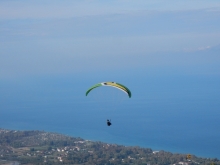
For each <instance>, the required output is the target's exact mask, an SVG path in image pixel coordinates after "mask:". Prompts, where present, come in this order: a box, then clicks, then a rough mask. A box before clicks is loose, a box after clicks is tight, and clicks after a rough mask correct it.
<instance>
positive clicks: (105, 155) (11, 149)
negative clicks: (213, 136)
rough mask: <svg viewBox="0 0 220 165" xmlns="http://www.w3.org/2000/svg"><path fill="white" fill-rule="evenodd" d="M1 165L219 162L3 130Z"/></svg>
mask: <svg viewBox="0 0 220 165" xmlns="http://www.w3.org/2000/svg"><path fill="white" fill-rule="evenodd" d="M0 164H5V165H6V164H8V165H9V164H11V165H12V164H14V165H18V164H28V165H31V164H34V165H35V164H39V165H41V164H42V165H43V164H45V165H58V164H75V165H95V164H96V165H137V164H138V165H139V164H140V165H156V164H157V165H170V164H185V165H196V164H202V165H208V164H210V165H211V164H216V165H217V164H220V161H219V160H218V159H206V158H198V157H196V156H194V155H192V158H191V159H190V160H187V159H186V155H185V154H178V153H176V154H173V153H170V152H165V151H153V150H152V149H150V148H140V147H138V146H134V147H126V146H122V145H117V144H107V143H103V142H94V141H88V140H84V139H82V138H75V137H69V136H65V135H61V134H57V133H48V132H44V131H15V130H6V129H0Z"/></svg>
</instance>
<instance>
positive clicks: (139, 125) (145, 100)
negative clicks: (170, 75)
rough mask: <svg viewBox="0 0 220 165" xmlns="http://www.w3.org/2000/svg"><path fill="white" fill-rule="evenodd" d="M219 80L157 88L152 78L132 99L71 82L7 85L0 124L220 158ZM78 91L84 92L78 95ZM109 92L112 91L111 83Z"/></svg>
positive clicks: (2, 97) (2, 98) (107, 90)
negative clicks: (60, 85)
mask: <svg viewBox="0 0 220 165" xmlns="http://www.w3.org/2000/svg"><path fill="white" fill-rule="evenodd" d="M198 81H199V80H198ZM196 82H197V81H196ZM203 82H204V81H203ZM208 82H209V81H208ZM217 82H219V80H218V81H214V83H213V84H212V86H209V87H208V88H206V89H204V88H202V87H203V86H206V84H207V83H205V84H203V85H196V84H195V85H193V86H190V87H188V86H185V85H184V84H182V85H180V84H178V85H175V84H173V85H172V84H171V85H167V86H166V88H165V86H163V87H160V88H156V87H153V85H152V84H154V85H155V83H153V82H152V84H147V85H151V88H149V89H147V91H148V93H147V94H145V92H143V90H141V88H139V87H137V88H136V89H133V91H136V93H135V92H133V98H132V99H128V98H127V97H124V93H122V95H121V93H117V92H118V91H115V93H114V92H113V94H110V95H111V96H114V97H112V98H113V100H112V99H111V98H108V96H106V94H105V93H104V94H103V93H99V92H100V91H101V90H97V92H93V93H91V95H90V96H89V97H85V96H84V87H82V88H77V89H72V90H70V86H68V85H67V84H65V87H66V88H65V89H64V88H63V89H62V90H57V89H58V88H56V90H55V87H51V88H49V85H48V86H46V87H42V89H40V90H39V88H33V87H30V86H28V85H27V84H26V85H25V87H20V88H18V87H17V86H15V87H13V88H11V90H9V89H7V88H5V90H2V93H3V95H1V100H2V102H1V105H0V127H1V128H6V129H18V130H45V131H50V132H58V133H63V134H66V135H70V136H74V137H82V138H84V139H89V140H94V141H103V142H107V143H116V144H122V145H128V146H141V147H147V148H152V149H153V150H165V151H170V152H173V153H186V154H187V153H190V154H195V155H196V156H200V157H210V158H215V157H216V158H218V159H220V131H219V124H220V122H219V121H220V119H219V117H220V109H219V107H220V98H219V93H218V91H219V88H218V87H219V84H218V83H217ZM155 86H156V85H155ZM5 87H6V86H5ZM180 87H181V88H180ZM186 87H187V88H186ZM6 89H7V90H6ZM165 89H166V90H165ZM177 89H178V90H177ZM74 90H75V91H77V92H79V93H80V92H81V93H83V94H82V95H80V96H76V95H73V94H72V93H73V91H74ZM216 90H218V91H216ZM12 91H13V92H12ZM55 91H56V92H55ZM105 92H107V93H108V92H109V89H108V87H107V88H106V91H105ZM138 92H139V94H137V93H138ZM99 96H101V97H99ZM115 96H116V97H115ZM121 98H123V99H121ZM106 119H111V120H112V124H113V125H112V126H111V127H107V126H106Z"/></svg>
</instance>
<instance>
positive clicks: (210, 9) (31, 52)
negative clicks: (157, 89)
mask: <svg viewBox="0 0 220 165" xmlns="http://www.w3.org/2000/svg"><path fill="white" fill-rule="evenodd" d="M0 22H1V23H0V35H1V38H0V43H1V47H0V73H1V78H3V79H4V78H6V77H14V76H19V75H20V76H29V75H32V76H33V75H35V74H37V75H44V74H53V75H56V74H65V73H67V74H68V73H70V74H71V73H75V72H81V71H83V72H87V71H88V72H89V71H90V70H93V69H95V70H97V69H98V70H99V69H100V68H103V67H105V68H106V69H107V68H108V69H109V68H112V67H113V68H117V69H118V68H122V69H126V68H127V67H128V66H131V67H136V68H138V67H141V68H143V67H148V66H154V67H163V66H175V67H178V66H180V67H181V66H188V65H190V66H192V65H194V66H196V65H200V64H203V65H204V64H206V63H207V65H212V63H214V65H216V63H218V64H219V62H220V57H219V56H215V55H209V56H205V55H203V56H202V59H200V57H199V55H198V53H197V55H195V54H193V53H192V52H196V51H206V50H207V49H210V50H211V49H212V48H213V47H216V46H217V47H218V45H219V44H220V2H219V1H218V0H210V1H206V0H204V1H201V0H195V1H191V0H186V1H180V0H179V1H174V0H172V1H170V0H169V1H166V2H165V1H159V0H157V1H153V2H152V1H146V0H144V1H141V0H140V1H131V0H117V1H111V2H105V1H96V0H87V1H82V0H80V1H70V0H66V1H13V0H11V1H8V0H7V1H4V0H2V1H0ZM217 50H218V51H219V49H217ZM192 54H193V55H192ZM210 56H211V57H210ZM212 56H214V57H212ZM183 59H185V60H183ZM177 69H178V68H177ZM200 72H206V70H204V69H203V70H202V71H200ZM208 72H212V71H208ZM215 74H216V73H215Z"/></svg>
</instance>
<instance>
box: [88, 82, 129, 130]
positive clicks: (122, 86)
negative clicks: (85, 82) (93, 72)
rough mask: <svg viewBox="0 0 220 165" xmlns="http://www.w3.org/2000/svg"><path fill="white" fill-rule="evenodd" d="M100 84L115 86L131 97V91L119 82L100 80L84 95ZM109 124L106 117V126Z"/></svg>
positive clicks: (109, 121)
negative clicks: (100, 81)
mask: <svg viewBox="0 0 220 165" xmlns="http://www.w3.org/2000/svg"><path fill="white" fill-rule="evenodd" d="M101 86H109V87H114V88H117V89H119V90H121V91H123V92H124V93H126V94H127V95H128V97H129V98H131V91H130V90H129V89H128V88H127V87H126V86H124V85H122V84H119V83H116V82H102V83H98V84H95V85H93V86H92V87H90V88H89V89H88V90H87V91H86V96H87V95H88V94H89V93H90V92H91V91H92V90H93V89H95V88H97V87H101ZM111 125H112V123H111V120H109V119H107V126H111Z"/></svg>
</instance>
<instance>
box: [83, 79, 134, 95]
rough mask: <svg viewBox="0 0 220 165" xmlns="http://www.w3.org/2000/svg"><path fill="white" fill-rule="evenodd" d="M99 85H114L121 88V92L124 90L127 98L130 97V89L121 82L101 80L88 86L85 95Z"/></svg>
mask: <svg viewBox="0 0 220 165" xmlns="http://www.w3.org/2000/svg"><path fill="white" fill-rule="evenodd" d="M100 86H110V87H114V88H117V89H120V90H122V91H123V92H125V93H126V94H127V95H128V96H129V98H130V97H131V91H130V90H129V89H128V88H127V87H126V86H124V85H122V84H119V83H116V82H102V83H98V84H96V85H94V86H92V87H91V88H89V89H88V90H87V91H86V96H87V95H88V94H89V92H90V91H91V90H93V89H95V88H97V87H100Z"/></svg>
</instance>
